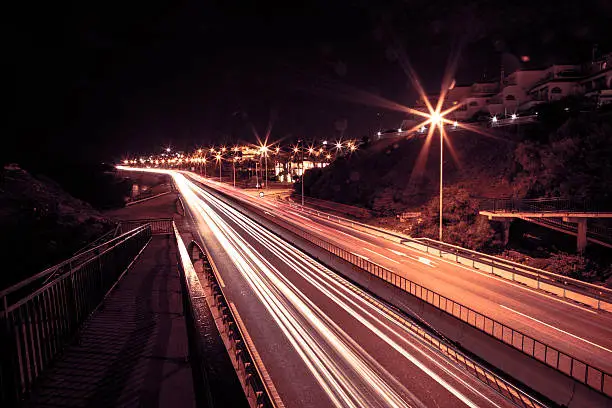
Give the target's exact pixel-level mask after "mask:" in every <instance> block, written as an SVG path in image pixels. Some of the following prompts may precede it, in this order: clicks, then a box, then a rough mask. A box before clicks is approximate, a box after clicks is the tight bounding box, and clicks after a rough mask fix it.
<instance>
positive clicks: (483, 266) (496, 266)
mask: <svg viewBox="0 0 612 408" xmlns="http://www.w3.org/2000/svg"><path fill="white" fill-rule="evenodd" d="M287 204H288V205H290V206H291V207H294V208H296V209H298V210H299V211H302V212H304V213H309V214H313V215H316V216H318V217H322V218H326V219H329V220H330V221H334V222H337V223H340V224H345V225H349V226H351V227H354V228H361V229H362V230H365V231H368V232H370V233H374V234H378V235H379V236H381V237H385V238H387V239H392V240H394V241H396V242H399V243H402V244H404V245H406V246H408V247H410V248H413V249H416V250H418V251H422V252H425V253H428V254H430V255H435V256H438V257H440V258H443V259H447V260H451V261H454V262H457V263H461V264H463V265H466V266H471V267H473V268H475V269H479V270H484V271H487V272H489V273H492V274H495V275H496V276H499V277H501V278H504V279H508V280H512V281H517V282H520V283H523V284H525V285H528V286H531V287H534V288H537V289H541V290H545V291H547V292H550V293H554V294H556V295H558V296H561V297H564V298H567V299H571V300H574V301H578V302H581V303H584V304H587V305H589V306H591V307H593V308H596V309H605V310H607V311H610V312H612V289H609V288H606V287H603V286H599V285H594V284H591V283H588V282H584V281H580V280H578V279H573V278H570V277H567V276H564V275H559V274H556V273H554V272H549V271H545V270H543V269H538V268H534V267H531V266H527V265H523V264H520V263H517V262H513V261H510V260H508V259H504V258H499V257H496V256H493V255H489V254H485V253H482V252H478V251H473V250H470V249H466V248H462V247H459V246H456V245H452V244H447V243H445V242H440V241H436V240H433V239H429V238H411V237H408V236H405V235H400V234H397V233H394V232H392V231H388V230H384V229H382V228H378V227H375V226H372V225H368V224H364V223H361V222H359V221H355V220H351V219H348V218H344V217H339V216H337V215H333V214H329V213H326V212H323V211H319V210H314V209H312V208H308V207H302V206H301V205H299V204H296V203H291V202H289V203H287Z"/></svg>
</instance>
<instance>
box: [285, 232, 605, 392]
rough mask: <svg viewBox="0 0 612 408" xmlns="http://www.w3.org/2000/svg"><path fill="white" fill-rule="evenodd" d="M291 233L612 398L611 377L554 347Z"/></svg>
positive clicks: (310, 238)
mask: <svg viewBox="0 0 612 408" xmlns="http://www.w3.org/2000/svg"><path fill="white" fill-rule="evenodd" d="M287 229H289V230H290V231H291V232H293V233H294V234H296V235H298V236H300V237H302V238H304V239H306V240H308V241H309V242H311V243H313V244H315V245H316V246H318V247H320V248H322V249H324V250H326V251H328V252H330V253H332V254H334V255H336V256H338V257H339V258H341V259H344V260H345V261H348V262H349V263H351V264H353V265H354V266H356V267H358V268H359V269H361V270H363V271H366V272H368V273H370V274H372V275H374V276H376V277H378V278H380V279H382V280H384V281H385V282H388V283H390V284H391V285H393V286H395V287H397V288H399V289H401V290H403V291H405V292H407V293H409V294H411V295H413V296H415V297H417V298H419V299H421V300H422V301H425V302H426V303H429V304H430V305H432V306H434V307H436V308H437V309H439V310H441V311H443V312H445V313H447V314H449V315H451V316H453V317H455V318H457V319H459V320H461V321H463V322H465V323H467V324H469V325H470V326H472V327H474V328H476V329H478V330H480V331H482V332H484V333H486V334H488V335H490V336H492V337H494V338H496V339H497V340H499V341H501V342H503V343H505V344H507V345H509V346H511V347H513V348H515V349H518V350H520V351H521V352H523V353H525V354H527V355H528V356H530V357H533V358H535V359H537V360H538V361H540V362H542V363H544V364H546V365H548V366H550V367H552V368H554V369H556V370H558V371H560V372H562V373H564V374H566V375H568V376H569V377H571V378H573V379H575V380H577V381H579V382H581V383H583V384H585V385H587V386H588V387H590V388H592V389H594V390H596V391H599V392H601V393H604V394H605V395H608V396H612V375H611V374H609V373H607V372H605V371H603V370H600V369H598V368H596V367H594V366H592V365H590V364H588V363H586V362H584V361H582V360H579V359H577V358H575V357H572V356H570V355H569V354H567V353H564V352H562V351H560V350H558V349H556V348H555V347H552V346H549V345H548V344H546V343H543V342H541V341H538V340H536V339H534V338H533V337H531V336H528V335H526V334H524V333H523V332H521V331H519V330H515V329H513V328H511V327H509V326H506V325H505V324H503V323H501V322H498V321H497V320H494V319H492V318H490V317H487V316H486V315H484V314H482V313H479V312H477V311H475V310H474V309H472V308H469V307H467V306H464V305H462V304H461V303H459V302H456V301H454V300H452V299H449V298H447V297H445V296H443V295H440V294H439V293H437V292H435V291H433V290H430V289H428V288H426V287H424V286H422V285H419V284H418V283H415V282H413V281H411V280H409V279H407V278H404V277H403V276H400V275H398V274H396V273H394V272H392V271H390V270H388V269H386V268H384V267H382V266H380V265H378V264H376V263H373V262H370V261H369V260H367V259H365V258H363V257H360V256H358V255H355V254H353V253H352V252H350V251H347V250H345V249H343V248H340V247H339V246H336V245H334V244H332V243H331V242H329V241H327V240H325V239H322V238H319V237H317V236H314V235H312V234H310V233H308V232H306V231H303V230H302V229H300V228H294V227H292V226H289V228H287Z"/></svg>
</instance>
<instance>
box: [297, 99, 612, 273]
mask: <svg viewBox="0 0 612 408" xmlns="http://www.w3.org/2000/svg"><path fill="white" fill-rule="evenodd" d="M584 108H585V101H583V100H580V99H577V98H568V99H564V100H561V101H558V102H554V103H551V104H547V105H540V106H538V108H537V110H538V117H539V121H538V123H537V124H535V125H531V126H524V127H523V128H505V129H498V130H495V131H496V132H501V131H503V132H505V133H501V134H500V133H495V134H493V135H492V136H493V137H486V136H481V135H478V134H474V133H469V132H453V133H451V134H450V135H449V139H451V141H452V144H453V147H454V151H455V153H456V156H457V158H458V161H455V160H453V159H452V158H451V157H450V156H451V155H450V154H445V161H444V182H445V185H446V186H448V187H446V188H445V189H444V208H443V212H444V219H443V223H444V238H445V241H447V242H450V243H454V244H457V245H461V246H464V247H467V248H472V249H479V250H482V249H487V250H489V251H493V252H497V253H499V251H500V250H501V249H503V248H501V247H500V243H501V240H499V239H496V238H499V237H500V235H501V233H500V232H499V231H498V232H497V233H496V231H495V230H494V229H492V228H491V227H490V223H489V221H488V220H487V219H486V218H484V217H480V216H478V215H477V214H478V199H477V198H478V197H508V196H514V197H517V198H533V197H571V198H573V199H577V200H582V199H583V200H589V201H590V202H591V205H595V206H598V207H599V208H610V207H612V159H611V158H612V112H611V111H609V110H608V111H599V112H594V111H593V110H590V111H588V112H585V111H584ZM436 139H437V137H434V139H433V143H434V145H435V144H436V143H437V140H436ZM423 146H424V138H422V137H421V138H418V137H416V138H412V139H408V140H406V139H404V140H397V139H396V140H382V141H379V142H377V143H373V144H372V145H371V146H369V147H365V146H362V148H361V149H360V150H359V151H358V152H357V154H355V155H353V156H352V157H347V158H344V159H339V160H337V161H336V162H334V163H332V165H330V166H328V167H327V168H325V169H322V170H321V169H317V170H316V171H309V172H307V173H306V176H305V191H306V195H309V196H312V197H316V198H321V199H325V200H330V201H335V202H340V203H345V204H351V205H356V206H361V207H364V208H367V209H369V210H371V211H372V212H373V213H375V214H377V215H379V216H380V217H381V218H380V222H384V223H385V224H386V225H387V226H391V227H394V228H396V229H398V230H402V231H403V232H406V233H408V234H411V235H414V236H425V237H431V238H437V237H438V228H439V227H438V223H439V207H438V206H439V195H438V177H439V169H438V164H439V156H438V153H437V149H435V148H433V149H430V151H429V154H428V162H427V165H426V166H425V167H424V168H423V169H422V171H421V173H420V174H418V175H417V176H418V177H414V175H415V174H414V173H413V171H414V169H415V167H416V162H417V157H418V154H419V152H420V151H421V149H422V148H423ZM446 151H448V149H447V150H446ZM296 187H297V188H300V186H299V185H298V186H296ZM405 211H409V212H414V211H420V212H421V216H420V217H419V218H418V220H416V221H414V222H411V223H402V224H399V222H398V221H394V220H395V219H396V216H399V215H400V214H402V213H403V212H405ZM394 224H395V225H394ZM493 225H494V226H495V224H493ZM587 255H588V256H589V258H584V257H582V256H580V255H572V254H568V253H566V252H560V251H559V250H558V249H557V248H555V247H554V245H551V246H549V248H548V249H547V251H540V253H539V257H538V258H528V257H527V258H528V259H527V258H526V260H525V262H527V263H530V264H532V265H533V266H537V267H541V268H544V269H549V270H554V271H556V272H558V273H563V274H566V275H569V276H575V277H577V278H581V279H587V280H591V279H602V278H605V276H607V275H608V274H609V272H610V269H611V268H610V259H609V258H610V257H609V256H599V255H598V256H597V257H596V258H597V259H595V258H591V254H590V253H587Z"/></svg>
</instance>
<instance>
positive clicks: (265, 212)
mask: <svg viewBox="0 0 612 408" xmlns="http://www.w3.org/2000/svg"><path fill="white" fill-rule="evenodd" d="M264 214H267V215H269V216H270V217H274V218H276V216H275V215H274V214H270V213H269V212H267V211H264Z"/></svg>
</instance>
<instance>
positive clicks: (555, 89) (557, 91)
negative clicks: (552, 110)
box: [550, 86, 561, 94]
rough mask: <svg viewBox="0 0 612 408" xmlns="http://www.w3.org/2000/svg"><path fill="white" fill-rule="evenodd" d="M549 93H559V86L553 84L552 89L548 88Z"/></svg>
mask: <svg viewBox="0 0 612 408" xmlns="http://www.w3.org/2000/svg"><path fill="white" fill-rule="evenodd" d="M550 93H554V94H560V93H561V88H559V87H558V86H555V87H554V88H553V89H551V90H550Z"/></svg>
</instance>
